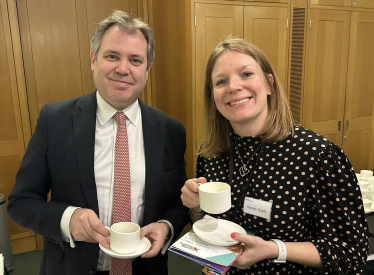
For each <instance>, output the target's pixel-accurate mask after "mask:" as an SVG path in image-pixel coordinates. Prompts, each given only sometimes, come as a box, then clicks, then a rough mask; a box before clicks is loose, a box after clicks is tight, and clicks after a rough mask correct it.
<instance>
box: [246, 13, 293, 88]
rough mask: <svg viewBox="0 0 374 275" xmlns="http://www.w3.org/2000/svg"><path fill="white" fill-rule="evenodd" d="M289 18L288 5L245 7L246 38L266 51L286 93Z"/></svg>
mask: <svg viewBox="0 0 374 275" xmlns="http://www.w3.org/2000/svg"><path fill="white" fill-rule="evenodd" d="M287 19H288V8H287V7H263V6H245V7H244V39H247V40H248V41H251V42H252V43H253V44H255V45H256V46H257V47H259V48H260V49H261V50H262V51H263V52H265V54H266V55H267V57H268V58H269V60H270V62H271V64H272V66H273V68H274V70H275V71H276V74H277V76H278V78H279V80H280V83H281V84H282V86H283V88H284V91H285V93H286V94H287V93H288V91H287V90H288V89H287V87H288V85H287V78H288V74H287V72H288V66H287V65H288V63H287V60H288V51H287V49H288V37H289V35H288V33H289V31H288V26H287ZM265 34H266V35H265Z"/></svg>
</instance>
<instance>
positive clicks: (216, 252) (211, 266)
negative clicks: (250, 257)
mask: <svg viewBox="0 0 374 275" xmlns="http://www.w3.org/2000/svg"><path fill="white" fill-rule="evenodd" d="M247 234H249V235H254V232H252V231H249V232H247ZM243 248H244V245H243V244H240V243H239V244H235V245H231V246H219V245H213V244H210V243H207V242H205V241H203V240H202V239H200V238H199V237H198V236H197V235H196V234H195V232H194V231H193V230H190V231H189V232H187V233H186V234H185V235H183V236H182V237H181V238H180V239H179V240H177V241H176V242H175V243H174V244H173V245H172V246H170V247H169V250H170V251H172V252H174V253H176V254H178V255H181V256H183V257H186V258H188V259H190V260H192V261H195V262H196V263H199V264H201V265H203V266H205V267H206V268H204V269H205V270H208V271H209V270H210V272H209V273H206V274H225V273H226V271H227V270H228V269H229V268H230V267H231V265H232V264H233V263H234V262H235V261H236V259H237V258H238V257H239V256H240V255H241V253H242V252H243ZM203 271H204V270H203Z"/></svg>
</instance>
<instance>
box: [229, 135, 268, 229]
mask: <svg viewBox="0 0 374 275" xmlns="http://www.w3.org/2000/svg"><path fill="white" fill-rule="evenodd" d="M233 139H234V135H231V146H230V147H231V148H230V164H229V182H228V184H229V185H230V187H231V183H232V177H233V170H234V142H233ZM260 146H261V148H260V149H261V150H260V152H259V153H258V156H257V158H256V162H255V164H254V166H253V167H252V170H251V172H250V173H249V175H248V184H246V186H245V188H244V190H243V192H242V194H241V195H240V199H239V200H237V203H236V205H235V206H234V211H233V212H231V210H229V213H228V215H227V219H228V220H229V221H232V222H235V218H236V214H237V213H238V209H239V206H240V204H242V202H243V201H244V197H245V194H246V193H247V190H248V186H249V184H250V182H251V179H252V175H253V171H254V170H255V167H256V166H257V162H258V159H259V158H260V155H261V153H262V151H263V150H264V146H263V144H261V145H260ZM238 150H239V148H238Z"/></svg>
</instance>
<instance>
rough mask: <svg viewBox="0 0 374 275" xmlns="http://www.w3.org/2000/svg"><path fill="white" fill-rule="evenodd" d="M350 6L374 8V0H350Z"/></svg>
mask: <svg viewBox="0 0 374 275" xmlns="http://www.w3.org/2000/svg"><path fill="white" fill-rule="evenodd" d="M351 5H352V7H355V8H371V9H373V8H374V1H373V0H352V1H351Z"/></svg>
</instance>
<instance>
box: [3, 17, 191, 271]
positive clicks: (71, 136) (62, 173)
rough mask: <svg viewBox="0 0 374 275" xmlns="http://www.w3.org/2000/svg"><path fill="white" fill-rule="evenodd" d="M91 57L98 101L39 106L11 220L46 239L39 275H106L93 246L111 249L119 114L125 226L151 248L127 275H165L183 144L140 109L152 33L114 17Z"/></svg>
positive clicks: (180, 213)
mask: <svg viewBox="0 0 374 275" xmlns="http://www.w3.org/2000/svg"><path fill="white" fill-rule="evenodd" d="M90 56H91V69H92V71H93V74H94V80H95V84H96V87H97V91H95V92H93V93H91V94H88V95H85V96H81V97H78V98H74V99H70V100H65V101H61V102H55V103H50V104H46V105H45V106H43V108H42V110H41V112H40V115H39V118H38V123H37V126H36V128H35V132H34V134H33V136H32V137H31V139H30V142H29V145H28V148H27V150H26V152H25V155H24V157H23V160H22V162H21V165H20V168H19V171H18V173H17V176H16V183H15V185H14V188H13V190H12V192H11V195H10V196H9V205H8V213H9V216H10V217H11V218H12V219H13V220H14V221H15V222H17V223H18V224H20V225H21V226H23V227H28V228H29V229H31V230H32V231H34V232H36V233H38V234H40V235H42V236H43V237H44V247H43V258H42V263H41V269H40V274H48V275H52V274H53V275H58V274H69V275H74V274H77V275H82V274H109V269H110V265H111V264H110V262H111V261H110V257H109V256H108V255H106V254H105V253H103V252H102V251H101V250H100V248H99V245H98V243H100V244H101V245H102V246H103V247H105V248H109V246H110V244H109V242H108V241H107V240H106V239H105V237H107V236H109V232H108V230H107V229H106V228H105V226H110V225H111V223H112V214H113V212H112V211H113V188H114V187H113V185H114V184H113V178H114V154H115V153H114V147H115V143H116V132H117V128H118V124H117V122H116V121H115V120H114V118H113V115H114V114H115V113H117V112H123V113H124V114H125V115H126V126H127V136H128V148H129V162H130V170H131V172H130V175H131V221H132V222H135V223H138V224H139V225H140V226H143V227H142V228H141V238H142V237H144V236H146V237H147V238H148V239H149V240H150V241H151V244H152V245H151V248H150V249H149V250H148V251H147V252H145V253H144V254H142V255H141V257H138V258H136V259H133V261H132V272H133V274H167V253H166V254H164V252H165V250H166V248H167V246H168V245H169V244H170V242H171V241H172V240H173V239H174V238H175V237H178V235H179V233H180V232H181V231H182V229H183V227H184V226H185V225H186V224H187V222H188V216H187V210H186V208H185V207H184V206H183V205H182V202H181V200H180V194H181V191H180V190H181V188H182V186H183V184H184V182H185V180H186V175H185V161H184V152H185V149H186V141H185V130H184V127H183V125H182V124H181V123H179V122H178V121H176V120H175V119H172V118H171V117H169V116H167V115H165V114H164V113H162V112H160V111H158V110H156V109H154V108H152V107H149V106H147V105H146V104H145V103H143V102H142V101H141V100H139V99H138V98H139V95H140V94H141V92H142V90H143V88H144V86H145V84H146V81H147V78H148V71H149V68H150V66H151V64H152V62H153V59H154V41H153V31H152V30H151V29H150V28H149V26H148V25H146V24H145V23H144V22H142V21H141V20H139V19H134V18H131V17H130V16H129V15H128V14H126V13H124V12H122V11H114V12H113V14H112V15H111V16H109V17H108V18H106V19H105V20H104V21H102V22H101V23H99V25H98V27H97V30H96V33H95V35H94V37H93V38H92V41H91V52H90ZM49 192H50V193H51V199H50V201H48V200H47V195H48V193H49ZM130 265H131V263H130ZM123 274H125V273H123Z"/></svg>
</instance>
